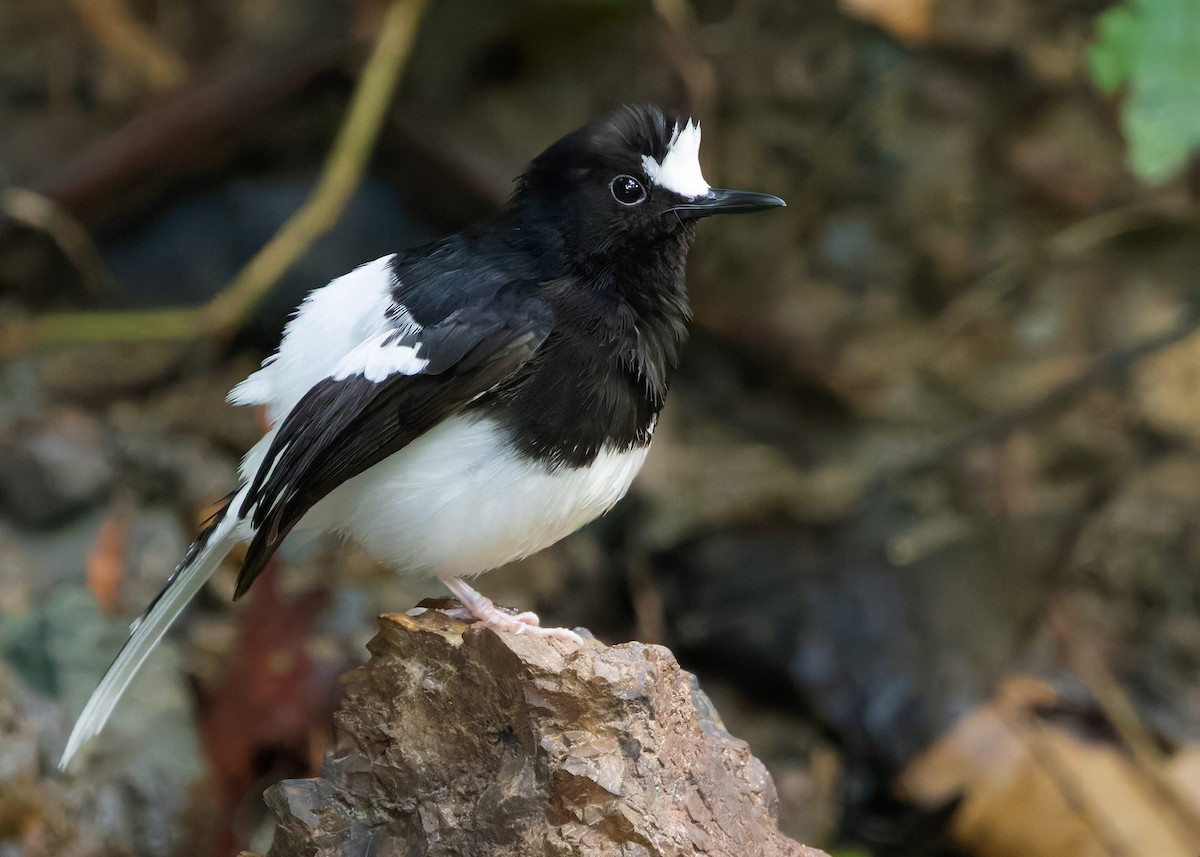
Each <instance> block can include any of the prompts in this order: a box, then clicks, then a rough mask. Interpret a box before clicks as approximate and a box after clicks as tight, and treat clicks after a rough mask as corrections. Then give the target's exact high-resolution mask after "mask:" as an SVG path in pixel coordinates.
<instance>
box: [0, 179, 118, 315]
mask: <svg viewBox="0 0 1200 857" xmlns="http://www.w3.org/2000/svg"><path fill="white" fill-rule="evenodd" d="M0 211H3V212H4V213H5V214H7V215H8V216H9V217H11V218H12V219H13V220H15V221H16V222H17V223H21V224H23V225H25V226H28V227H30V228H31V229H37V230H39V231H41V232H45V233H46V234H47V235H49V236H50V238H51V239H52V240H53V241H54V243H55V244H57V245H58V249H59V250H61V251H62V253H63V255H64V256H66V257H67V259H68V260H69V261H70V262H71V264H72V265H73V266H74V267H75V270H76V271H77V272H78V273H79V278H80V279H81V280H82V281H83V286H84V288H85V289H87V291H88V292H89V293H90V294H91V295H92V297H94V298H102V297H105V296H107V295H108V294H109V293H110V292H111V291H112V287H113V285H114V284H115V283H116V281H117V278H116V277H115V276H113V272H112V271H110V270H109V268H108V265H106V264H105V263H104V259H103V258H102V257H101V256H100V251H99V250H97V249H96V245H95V244H94V243H92V238H91V236H90V235H89V234H88V231H87V229H85V228H84V226H83V224H82V223H80V222H79V221H78V220H76V219H75V218H74V217H72V216H71V214H70V213H69V212H67V211H66V210H65V209H63V207H62V206H61V205H59V204H58V203H56V202H55V201H54V200H52V199H50V197H48V196H45V195H44V194H40V193H38V192H37V191H32V190H29V189H28V188H22V187H9V188H5V189H4V190H0Z"/></svg>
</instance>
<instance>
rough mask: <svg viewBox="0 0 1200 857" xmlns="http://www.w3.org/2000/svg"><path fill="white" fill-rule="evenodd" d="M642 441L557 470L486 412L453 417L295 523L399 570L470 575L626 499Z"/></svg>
mask: <svg viewBox="0 0 1200 857" xmlns="http://www.w3.org/2000/svg"><path fill="white" fill-rule="evenodd" d="M647 451H648V447H641V448H637V449H632V450H627V451H624V452H617V451H613V450H603V451H601V453H600V455H599V456H597V458H596V459H595V461H594V462H593V463H592V464H591V465H590V466H588V467H580V468H571V467H562V468H559V469H557V470H554V469H551V468H549V467H547V466H545V465H543V464H539V463H537V462H533V461H529V460H527V459H525V458H522V457H521V456H519V455H517V454H516V453H515V452H514V451H513V450H512V448H511V445H510V444H509V442H508V438H507V436H506V434H505V432H504V430H503V429H501V428H500V427H499V426H498V425H496V423H495V422H493V421H492V420H489V419H484V418H474V417H454V418H451V419H449V420H447V421H446V422H444V423H442V424H441V425H439V426H437V427H436V428H434V429H433V430H432V431H430V432H428V433H427V434H425V435H424V436H422V437H421V438H418V439H417V440H416V441H414V442H413V443H411V444H410V445H409V446H407V447H405V448H404V449H403V450H401V451H400V452H398V453H396V454H395V455H392V456H391V457H390V458H387V459H386V460H384V461H383V462H381V463H379V464H377V465H375V466H374V467H372V468H371V469H370V470H368V471H367V472H365V473H363V474H360V475H359V476H356V477H354V478H353V479H350V480H348V481H347V482H346V483H344V484H343V485H341V486H340V487H338V488H337V489H336V490H335V491H334V492H333V493H331V494H330V495H329V496H328V497H326V498H325V499H324V500H322V501H321V502H320V503H318V504H317V506H315V507H314V508H313V509H312V511H310V512H309V514H308V515H306V516H305V519H304V522H303V524H302V526H304V527H305V528H308V527H317V528H320V529H340V530H343V531H345V532H347V533H349V534H350V535H352V536H353V537H354V538H355V539H356V540H357V541H359V542H360V543H361V544H362V545H363V547H365V548H366V549H367V550H368V551H369V552H370V553H371V554H372V555H374V556H375V558H376V559H378V560H380V561H381V562H383V563H386V564H388V565H391V566H392V567H394V568H396V569H397V570H400V571H406V572H410V573H418V574H427V575H436V576H439V577H447V576H452V575H453V576H460V575H470V574H477V573H479V572H482V571H487V570H489V569H492V568H496V567H498V566H501V565H504V564H505V563H507V562H511V561H512V560H515V559H520V558H521V557H524V556H528V555H529V554H532V553H534V552H536V551H539V550H541V549H542V548H544V547H547V546H548V545H551V544H553V543H554V542H556V541H558V540H559V539H561V538H562V537H563V536H566V535H568V534H569V533H571V532H574V531H575V530H576V529H578V528H579V527H581V526H583V525H584V524H586V523H587V522H588V521H591V520H592V519H594V518H596V517H599V516H600V515H602V514H604V513H605V512H607V511H608V510H609V509H610V508H612V506H613V504H614V503H616V502H617V501H618V500H620V499H621V497H623V496H624V495H625V492H626V491H627V490H628V489H629V484H630V482H632V481H633V477H634V476H635V475H636V474H637V472H638V470H639V469H640V468H641V466H642V462H643V461H645V459H646V453H647Z"/></svg>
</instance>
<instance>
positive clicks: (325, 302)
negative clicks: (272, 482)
mask: <svg viewBox="0 0 1200 857" xmlns="http://www.w3.org/2000/svg"><path fill="white" fill-rule="evenodd" d="M392 258H393V257H392V256H384V257H383V258H381V259H376V260H375V261H374V262H368V263H367V264H365V265H362V266H360V267H358V268H356V269H354V270H353V271H351V272H350V273H349V274H346V275H344V276H341V277H338V278H337V279H336V280H334V281H333V282H331V283H330V284H329V285H327V286H325V287H323V288H320V289H316V290H314V291H312V292H310V293H309V295H308V297H306V298H305V299H304V302H303V303H302V304H301V305H300V308H299V310H297V312H296V315H295V316H294V317H293V318H292V320H291V321H289V322H288V325H287V327H286V328H285V330H284V335H283V341H282V342H281V343H280V345H279V350H278V351H277V352H276V353H274V354H272V355H271V356H270V357H268V358H267V359H266V360H265V361H263V368H262V369H259V370H258V371H257V372H255V373H253V374H252V375H251V376H250V377H249V378H247V379H246V380H245V381H243V382H242V383H240V384H238V385H237V386H236V387H234V388H233V390H232V391H231V392H230V393H229V401H230V402H232V403H233V404H235V405H267V407H268V412H269V413H268V418H269V419H270V420H271V422H278V421H279V420H281V419H283V418H284V417H286V416H287V415H288V412H289V411H291V409H292V408H293V407H295V405H296V403H297V402H299V401H300V399H301V398H303V396H304V394H305V393H307V392H308V391H309V390H310V389H311V388H312V386H313V385H314V384H316V383H317V382H318V381H320V380H321V379H322V378H327V377H329V375H330V374H331V373H332V372H334V371H335V370H336V369H337V368H338V367H340V366H341V364H342V363H343V361H345V360H347V359H348V355H349V354H350V353H351V352H353V351H354V350H355V349H357V348H359V347H361V346H362V345H363V343H367V342H374V341H376V340H377V339H378V338H379V337H380V336H382V335H383V334H385V333H387V332H389V331H391V330H394V329H395V328H396V327H397V326H403V324H404V322H405V318H404V316H402V317H401V318H400V319H398V323H399V324H397V322H396V321H393V320H391V319H389V317H388V315H387V312H388V309H389V308H390V307H391V306H392V287H393V286H394V285H395V282H396V281H395V277H394V276H393V274H392V269H391V261H392ZM409 321H411V319H409ZM409 344H411V340H410V342H409Z"/></svg>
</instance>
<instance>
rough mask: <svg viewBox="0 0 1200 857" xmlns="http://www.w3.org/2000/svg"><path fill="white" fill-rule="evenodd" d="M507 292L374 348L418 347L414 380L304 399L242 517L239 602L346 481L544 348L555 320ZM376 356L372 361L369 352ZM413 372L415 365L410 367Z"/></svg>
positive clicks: (398, 378) (376, 377)
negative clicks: (247, 522)
mask: <svg viewBox="0 0 1200 857" xmlns="http://www.w3.org/2000/svg"><path fill="white" fill-rule="evenodd" d="M520 291H524V290H518V289H513V290H511V291H510V290H501V292H500V293H499V294H495V295H493V296H492V299H491V300H489V301H487V303H486V304H484V305H482V306H480V305H478V304H476V305H475V306H468V307H464V308H460V309H458V310H456V311H454V312H452V313H450V314H449V315H447V316H446V317H444V318H443V319H442V320H441V321H439V322H438V323H436V324H433V325H429V326H426V327H421V326H418V325H410V326H408V328H407V329H404V328H403V325H402V328H401V329H399V330H397V331H396V332H395V333H394V334H393V335H391V336H388V337H384V338H383V339H382V340H381V341H380V342H378V343H375V344H373V345H371V346H368V347H379V348H404V347H412V348H415V349H416V354H415V356H416V357H417V358H419V359H422V360H425V361H428V362H427V363H426V364H425V365H424V366H423V367H422V368H421V369H420V370H419V371H417V372H415V373H414V374H404V373H403V372H402V371H394V372H392V373H391V374H387V375H386V376H382V377H381V373H380V370H379V368H378V365H377V366H376V367H375V368H374V369H373V370H367V371H363V372H354V373H350V374H345V373H336V374H335V375H334V376H332V377H329V378H325V379H324V380H322V381H320V382H319V383H318V384H316V385H315V386H313V387H312V389H310V390H309V391H308V393H306V394H305V396H304V398H302V399H301V400H300V401H299V402H298V403H297V404H296V406H295V407H294V408H293V409H292V411H291V412H290V413H289V414H288V416H287V417H286V418H285V419H284V421H283V423H282V424H281V425H280V427H279V431H278V432H277V433H276V435H275V439H274V440H273V441H272V443H271V446H270V449H269V450H268V452H267V455H266V457H265V459H264V460H263V462H262V464H261V465H260V466H259V469H258V472H257V473H256V474H255V476H254V480H253V482H252V483H251V486H250V490H249V492H248V494H247V497H246V499H245V501H244V502H243V504H242V507H241V509H240V510H239V514H241V515H246V514H248V513H251V514H252V518H251V522H252V523H253V525H254V528H255V534H254V537H253V538H252V539H251V541H250V547H249V550H248V551H247V553H246V559H245V561H244V563H243V565H242V569H241V572H240V573H239V574H238V580H237V587H236V590H235V592H234V597H235V598H238V597H240V596H241V595H242V594H243V593H245V591H246V590H247V589H249V588H250V585H251V584H252V583H253V582H254V580H255V578H256V577H257V576H258V575H259V573H260V572H261V571H262V569H263V567H264V566H265V565H266V563H267V560H269V559H270V558H271V555H272V554H274V553H275V550H276V549H277V548H278V547H279V544H280V543H281V542H282V541H283V539H284V537H285V536H286V535H287V534H288V532H290V531H291V529H292V527H294V526H295V525H296V524H297V523H298V522H299V521H300V519H301V518H302V517H304V514H305V513H306V512H308V510H309V509H311V508H312V507H313V506H314V505H316V503H317V502H318V501H319V500H321V499H322V498H323V497H325V496H326V495H327V494H329V493H330V492H331V491H333V489H335V488H336V487H337V486H339V485H341V484H342V483H343V482H345V481H346V480H348V479H350V478H352V477H354V476H357V475H358V474H360V473H362V472H363V471H364V470H366V469H367V468H369V467H371V466H372V465H374V464H377V463H379V462H380V461H382V460H383V459H385V458H387V457H388V456H389V455H391V454H393V453H395V452H397V451H399V450H400V449H403V448H404V447H405V446H407V445H408V444H409V443H411V442H412V441H413V440H415V439H416V438H418V437H420V436H421V435H422V434H424V433H425V432H427V431H429V430H430V429H431V428H433V427H434V426H435V425H437V424H438V423H439V422H441V421H442V420H444V419H446V418H447V417H448V416H450V415H452V414H454V413H455V412H457V411H460V410H461V409H462V408H464V407H465V406H466V405H468V404H469V403H470V402H471V401H473V400H474V399H475V398H477V397H478V396H479V395H480V394H482V393H485V392H487V391H488V390H491V389H492V388H493V387H495V386H496V385H497V384H500V383H501V382H503V381H504V380H505V379H507V378H509V377H510V376H512V375H513V374H514V373H515V372H516V371H517V370H518V369H519V368H520V367H521V366H522V365H524V364H525V363H526V361H528V360H529V359H530V357H532V356H533V354H534V353H535V352H536V351H537V349H538V347H539V346H540V345H541V344H542V342H543V341H544V340H545V338H546V336H547V335H548V334H549V332H550V329H551V327H552V326H553V322H554V319H553V313H552V312H551V311H550V309H549V308H548V307H547V306H546V305H545V304H544V303H542V302H541V300H540V299H539V298H537V296H536V295H534V294H528V293H526V294H525V295H524V296H522V295H521V294H520V293H519V292H520ZM368 357H370V355H368ZM407 369H408V370H411V369H412V367H407Z"/></svg>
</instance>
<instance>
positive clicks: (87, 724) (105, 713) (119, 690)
mask: <svg viewBox="0 0 1200 857" xmlns="http://www.w3.org/2000/svg"><path fill="white" fill-rule="evenodd" d="M236 505H237V498H236V497H235V498H233V499H232V500H230V501H229V502H227V503H226V505H225V506H224V507H223V508H222V509H221V510H220V511H218V512H217V514H216V515H214V516H213V517H212V518H211V519H210V521H209V523H208V525H207V526H206V527H205V528H204V530H203V531H202V532H201V533H200V535H199V537H198V538H197V539H196V541H195V542H193V543H192V546H191V547H190V548H188V552H187V555H186V556H185V557H184V559H183V562H181V563H180V564H179V567H178V568H176V569H175V572H174V574H172V575H171V577H170V579H168V580H167V584H166V586H165V587H164V588H163V590H162V592H161V593H159V595H158V597H157V598H156V599H155V600H154V603H153V604H151V605H150V607H149V609H148V610H147V611H146V612H145V614H143V616H142V618H141V619H139V620H137V621H136V622H134V624H133V625H132V626H131V627H130V636H129V640H128V641H127V642H126V643H125V646H124V648H122V649H121V652H120V654H118V655H117V658H116V660H114V661H113V662H112V666H110V667H109V668H108V672H106V673H105V674H104V678H103V679H102V680H101V681H100V685H99V687H97V688H96V689H95V690H94V691H93V692H92V695H91V697H90V698H89V699H88V702H87V705H86V706H84V709H83V713H82V714H80V715H79V719H78V720H77V721H76V722H75V728H74V729H73V730H71V737H70V738H68V739H67V749H66V750H64V751H63V754H62V758H61V759H60V760H59V762H58V767H59V768H60V769H62V770H65V769H66V768H67V767H68V766H69V765H70V764H71V761H72V759H74V758H75V756H76V755H77V754H78V753H79V750H80V749H81V748H82V747H83V745H84V744H86V743H87V742H88V740H89V739H90V738H92V737H93V736H95V735H96V734H98V733H99V732H100V730H101V729H103V728H104V724H105V723H107V722H108V718H109V717H110V716H112V713H113V709H115V708H116V706H117V702H118V700H120V698H121V695H122V694H124V693H125V690H126V688H128V687H129V683H130V682H131V681H133V677H134V676H135V675H136V674H137V671H138V670H139V669H141V666H142V664H143V663H145V661H146V658H147V657H149V655H150V652H151V651H152V650H153V649H154V647H155V646H156V645H157V644H158V641H159V640H161V639H162V637H163V634H165V633H166V632H167V629H168V628H169V627H171V623H172V622H174V621H175V619H176V618H177V617H178V616H179V614H180V613H182V612H183V609H184V608H185V607H187V605H188V602H190V601H191V600H192V598H193V597H195V595H196V593H197V592H199V591H200V589H201V587H203V586H204V584H205V582H206V581H207V580H208V579H209V578H210V577H212V576H213V573H214V572H215V571H216V570H217V567H218V566H220V564H221V560H222V559H224V557H225V554H227V553H228V552H229V550H230V548H231V547H233V544H234V542H236V541H237V533H236V529H237V524H238V523H239V520H238V515H237V509H236Z"/></svg>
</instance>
